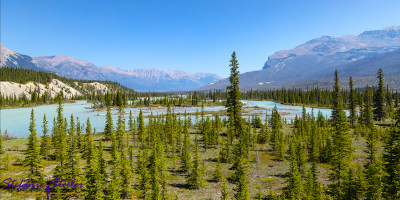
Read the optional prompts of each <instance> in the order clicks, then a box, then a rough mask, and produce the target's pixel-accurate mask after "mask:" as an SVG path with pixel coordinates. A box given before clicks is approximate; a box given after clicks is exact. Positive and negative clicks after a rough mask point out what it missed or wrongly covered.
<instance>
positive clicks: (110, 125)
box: [104, 106, 114, 140]
mask: <svg viewBox="0 0 400 200" xmlns="http://www.w3.org/2000/svg"><path fill="white" fill-rule="evenodd" d="M113 126H114V124H113V121H112V116H111V109H110V107H109V106H107V115H106V126H105V127H104V135H105V136H106V138H107V140H111V138H112V135H113V132H114V128H113Z"/></svg>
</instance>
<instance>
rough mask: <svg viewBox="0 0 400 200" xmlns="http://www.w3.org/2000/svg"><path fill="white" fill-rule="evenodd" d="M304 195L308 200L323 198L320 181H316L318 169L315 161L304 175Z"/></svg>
mask: <svg viewBox="0 0 400 200" xmlns="http://www.w3.org/2000/svg"><path fill="white" fill-rule="evenodd" d="M305 192H306V197H305V199H309V200H319V199H325V195H324V191H323V188H322V185H321V183H320V182H318V169H317V165H316V164H315V162H313V163H312V165H311V167H310V169H309V171H308V173H307V176H306V190H305Z"/></svg>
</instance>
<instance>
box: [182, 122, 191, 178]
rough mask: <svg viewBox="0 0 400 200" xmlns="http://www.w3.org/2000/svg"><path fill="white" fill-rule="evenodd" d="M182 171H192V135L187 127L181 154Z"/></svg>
mask: <svg viewBox="0 0 400 200" xmlns="http://www.w3.org/2000/svg"><path fill="white" fill-rule="evenodd" d="M181 171H183V172H189V171H190V133H189V129H188V127H187V125H185V132H184V137H183V148H182V152H181Z"/></svg>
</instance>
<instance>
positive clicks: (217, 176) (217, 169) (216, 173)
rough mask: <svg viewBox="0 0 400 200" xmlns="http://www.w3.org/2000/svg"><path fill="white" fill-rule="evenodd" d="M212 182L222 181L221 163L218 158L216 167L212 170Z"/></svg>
mask: <svg viewBox="0 0 400 200" xmlns="http://www.w3.org/2000/svg"><path fill="white" fill-rule="evenodd" d="M213 178H214V181H216V182H220V181H221V180H222V178H223V174H222V171H221V162H220V161H219V158H217V165H216V167H215V170H214V177H213Z"/></svg>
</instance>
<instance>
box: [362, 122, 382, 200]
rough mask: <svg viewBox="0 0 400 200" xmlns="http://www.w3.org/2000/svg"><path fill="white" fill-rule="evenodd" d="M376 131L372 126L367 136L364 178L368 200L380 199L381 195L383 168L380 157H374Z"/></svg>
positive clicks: (376, 149)
mask: <svg viewBox="0 0 400 200" xmlns="http://www.w3.org/2000/svg"><path fill="white" fill-rule="evenodd" d="M376 132H377V130H376V127H375V126H374V125H372V127H371V129H370V131H369V134H368V136H367V150H366V151H365V153H367V163H366V164H365V166H364V167H365V170H364V173H365V177H366V182H367V184H366V186H365V187H366V197H367V198H368V199H373V200H375V199H381V195H382V189H383V188H382V186H383V184H382V179H383V174H384V172H383V166H382V164H383V163H382V160H381V158H380V157H377V156H376V153H377V152H378V148H377V133H376Z"/></svg>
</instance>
